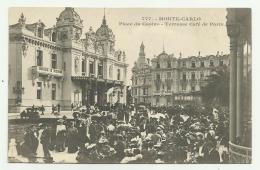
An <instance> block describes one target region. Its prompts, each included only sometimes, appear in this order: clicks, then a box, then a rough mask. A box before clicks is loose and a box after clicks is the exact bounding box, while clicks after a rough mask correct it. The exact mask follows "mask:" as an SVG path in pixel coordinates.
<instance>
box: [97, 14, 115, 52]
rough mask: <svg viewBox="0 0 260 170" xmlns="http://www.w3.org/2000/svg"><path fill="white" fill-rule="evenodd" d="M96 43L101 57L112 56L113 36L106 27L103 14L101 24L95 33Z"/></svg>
mask: <svg viewBox="0 0 260 170" xmlns="http://www.w3.org/2000/svg"><path fill="white" fill-rule="evenodd" d="M96 43H97V44H96V45H97V46H101V47H102V53H103V55H105V56H108V55H109V54H111V55H112V54H114V52H115V50H114V46H115V35H114V34H113V32H112V30H111V29H110V28H109V27H108V25H107V21H106V15H105V12H104V16H103V20H102V24H101V26H100V27H99V28H98V29H97V31H96Z"/></svg>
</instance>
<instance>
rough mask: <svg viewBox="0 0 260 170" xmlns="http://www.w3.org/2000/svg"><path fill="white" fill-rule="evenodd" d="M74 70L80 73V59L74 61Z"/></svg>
mask: <svg viewBox="0 0 260 170" xmlns="http://www.w3.org/2000/svg"><path fill="white" fill-rule="evenodd" d="M74 70H75V73H78V72H79V59H78V58H75V60H74Z"/></svg>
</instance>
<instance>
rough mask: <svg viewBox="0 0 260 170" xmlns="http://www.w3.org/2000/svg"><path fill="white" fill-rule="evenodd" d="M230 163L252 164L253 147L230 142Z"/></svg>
mask: <svg viewBox="0 0 260 170" xmlns="http://www.w3.org/2000/svg"><path fill="white" fill-rule="evenodd" d="M229 152H230V163H238V164H250V163H251V160H252V158H251V155H252V148H248V147H245V146H240V145H236V144H234V143H232V142H229Z"/></svg>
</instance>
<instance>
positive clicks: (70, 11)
mask: <svg viewBox="0 0 260 170" xmlns="http://www.w3.org/2000/svg"><path fill="white" fill-rule="evenodd" d="M82 22H83V21H82V20H81V19H80V16H79V14H78V13H77V12H76V11H75V10H74V8H71V7H66V8H65V10H63V11H62V12H61V13H60V16H59V18H57V23H56V25H57V26H64V25H75V26H78V27H80V28H82V27H83V24H82Z"/></svg>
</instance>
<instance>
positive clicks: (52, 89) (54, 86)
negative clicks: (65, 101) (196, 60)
mask: <svg viewBox="0 0 260 170" xmlns="http://www.w3.org/2000/svg"><path fill="white" fill-rule="evenodd" d="M51 99H52V100H56V84H52V86H51Z"/></svg>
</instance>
